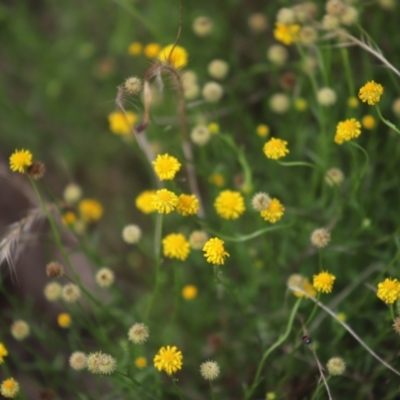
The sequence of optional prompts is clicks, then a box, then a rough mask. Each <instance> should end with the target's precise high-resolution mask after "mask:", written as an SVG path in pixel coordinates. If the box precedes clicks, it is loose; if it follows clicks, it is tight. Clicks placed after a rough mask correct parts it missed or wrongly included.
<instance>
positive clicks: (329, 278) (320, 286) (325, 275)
mask: <svg viewBox="0 0 400 400" xmlns="http://www.w3.org/2000/svg"><path fill="white" fill-rule="evenodd" d="M335 279H336V276H335V275H332V274H330V273H329V272H328V271H325V272H324V271H322V272H320V273H319V274H318V275H314V276H313V286H314V288H315V289H316V290H317V292H323V293H330V292H332V288H333V282H334V281H335Z"/></svg>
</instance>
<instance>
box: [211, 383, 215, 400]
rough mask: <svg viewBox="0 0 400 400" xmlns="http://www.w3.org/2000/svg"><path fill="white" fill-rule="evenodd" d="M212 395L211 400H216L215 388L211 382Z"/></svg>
mask: <svg viewBox="0 0 400 400" xmlns="http://www.w3.org/2000/svg"><path fill="white" fill-rule="evenodd" d="M210 393H211V400H215V396H214V388H213V385H212V382H211V381H210Z"/></svg>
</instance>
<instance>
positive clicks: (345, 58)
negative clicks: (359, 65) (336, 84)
mask: <svg viewBox="0 0 400 400" xmlns="http://www.w3.org/2000/svg"><path fill="white" fill-rule="evenodd" d="M340 54H341V55H342V59H343V64H344V70H345V71H346V78H347V84H348V85H349V93H350V96H354V93H355V88H354V82H353V75H352V73H351V68H350V62H349V52H348V51H347V49H346V48H344V47H342V48H341V49H340Z"/></svg>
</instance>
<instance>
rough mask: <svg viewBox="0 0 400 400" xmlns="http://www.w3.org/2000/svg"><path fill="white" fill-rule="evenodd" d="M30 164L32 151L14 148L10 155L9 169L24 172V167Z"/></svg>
mask: <svg viewBox="0 0 400 400" xmlns="http://www.w3.org/2000/svg"><path fill="white" fill-rule="evenodd" d="M31 165H32V153H31V152H30V151H29V150H15V151H14V153H12V154H11V156H10V169H11V171H13V172H20V173H21V174H24V173H25V171H26V168H27V167H29V166H31Z"/></svg>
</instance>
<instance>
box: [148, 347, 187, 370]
mask: <svg viewBox="0 0 400 400" xmlns="http://www.w3.org/2000/svg"><path fill="white" fill-rule="evenodd" d="M182 359H183V356H182V352H181V351H179V350H178V349H177V347H176V346H172V347H171V346H167V347H161V349H160V350H159V351H158V353H157V354H156V356H155V357H154V366H155V367H156V368H157V369H158V370H159V371H165V372H166V373H167V374H168V375H172V374H174V373H175V372H176V371H178V370H180V369H182Z"/></svg>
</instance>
